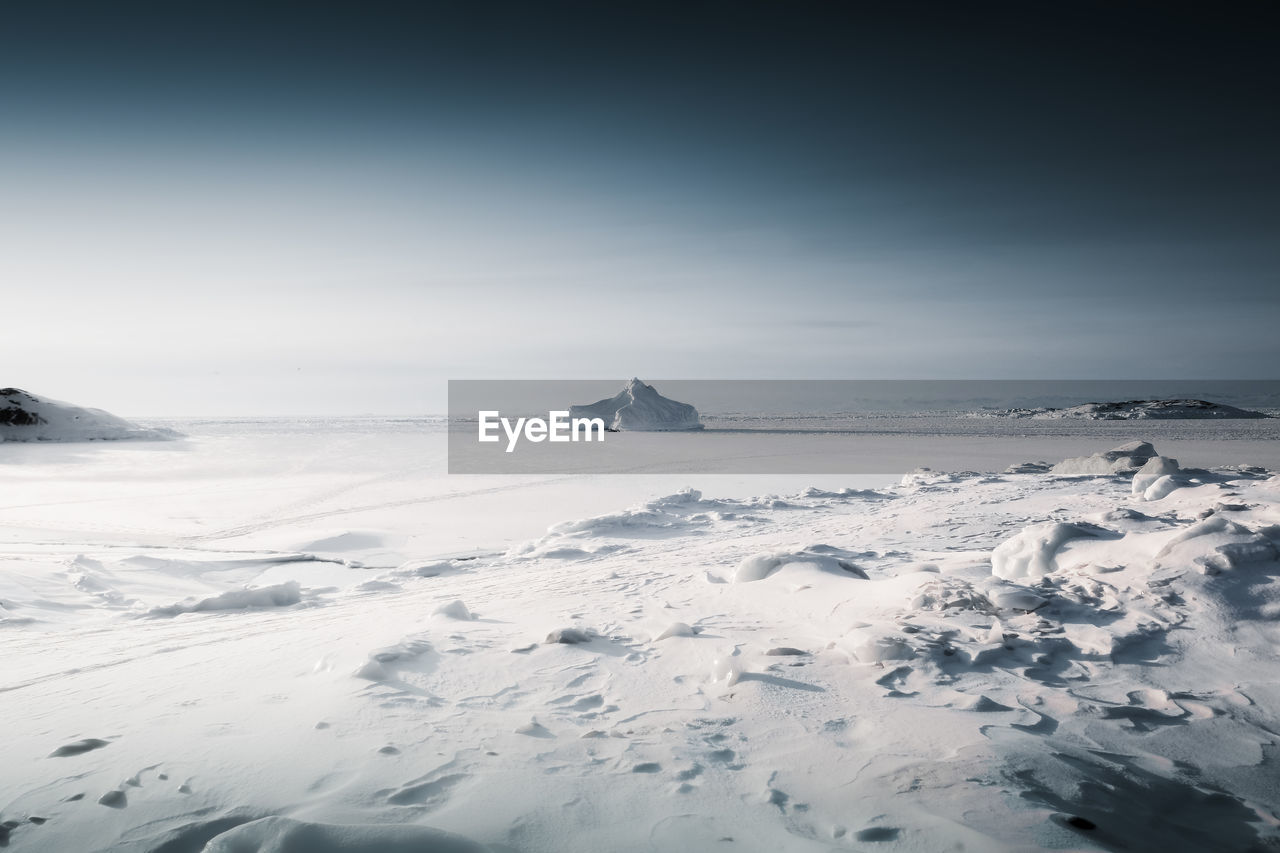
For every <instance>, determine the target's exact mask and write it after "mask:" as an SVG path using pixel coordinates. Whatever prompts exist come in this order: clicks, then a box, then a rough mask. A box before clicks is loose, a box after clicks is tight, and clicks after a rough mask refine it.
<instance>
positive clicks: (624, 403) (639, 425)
mask: <svg viewBox="0 0 1280 853" xmlns="http://www.w3.org/2000/svg"><path fill="white" fill-rule="evenodd" d="M569 417H571V418H601V419H602V420H603V421H604V424H605V426H606V427H608V428H609V429H616V430H628V431H637V432H641V431H642V432H667V431H675V430H691V429H702V421H701V420H700V419H699V418H698V410H697V409H695V408H694V407H693V406H691V405H689V404H688V403H681V402H679V401H676V400H670V399H668V398H666V397H664V396H662V395H661V394H659V393H658V392H657V390H656V389H655V388H654V387H653V386H652V385H646V384H644V383H643V382H641V381H640V380H639V379H632V380H631V381H630V382H628V383H627V385H626V387H625V388H623V389H622V390H621V391H619V392H618V393H617V394H616V395H615V396H613V397H609V398H608V399H605V400H598V401H597V402H595V403H590V404H588V405H582V406H570V407H569Z"/></svg>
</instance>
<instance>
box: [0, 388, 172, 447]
mask: <svg viewBox="0 0 1280 853" xmlns="http://www.w3.org/2000/svg"><path fill="white" fill-rule="evenodd" d="M177 437H178V433H176V432H174V431H173V430H169V429H151V428H148V427H140V426H138V425H137V424H134V423H130V422H129V421H126V420H125V419H124V418H118V417H116V416H115V415H113V414H111V413H110V412H104V411H102V410H101V409H85V408H82V407H80V406H73V405H71V404H70V403H61V402H59V401H57V400H50V399H48V398H45V397H37V396H36V395H34V394H30V393H28V392H26V391H23V390H22V389H21V388H0V441H116V440H121V439H140V440H146V441H156V440H162V439H170V438H177Z"/></svg>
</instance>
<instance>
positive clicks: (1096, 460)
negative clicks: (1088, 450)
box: [1049, 441, 1156, 477]
mask: <svg viewBox="0 0 1280 853" xmlns="http://www.w3.org/2000/svg"><path fill="white" fill-rule="evenodd" d="M1155 455H1156V449H1155V447H1153V446H1152V445H1151V442H1149V441H1130V442H1127V443H1125V444H1122V445H1120V446H1119V447H1113V448H1111V449H1110V450H1108V451H1106V452H1105V453H1095V454H1093V455H1092V456H1075V457H1072V458H1071V459H1064V460H1062V461H1061V462H1059V463H1058V464H1057V465H1054V466H1053V467H1052V468H1050V469H1049V473H1050V474H1053V475H1054V476H1057V477H1104V476H1106V475H1108V474H1129V473H1133V472H1135V471H1137V470H1138V469H1139V468H1141V467H1142V466H1143V465H1146V464H1147V460H1148V459H1150V458H1151V457H1153V456H1155Z"/></svg>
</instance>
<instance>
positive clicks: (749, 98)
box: [0, 2, 1280, 414]
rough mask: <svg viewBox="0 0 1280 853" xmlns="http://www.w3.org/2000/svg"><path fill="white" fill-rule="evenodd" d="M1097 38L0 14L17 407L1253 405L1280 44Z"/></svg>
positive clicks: (0, 195)
mask: <svg viewBox="0 0 1280 853" xmlns="http://www.w3.org/2000/svg"><path fill="white" fill-rule="evenodd" d="M1119 5H1121V4H1113V3H1099V4H1097V5H1090V4H1087V3H1070V4H1066V3H1064V4H1050V3H1017V4H1010V5H990V4H981V5H978V4H971V3H938V4H910V3H882V4H858V3H835V2H829V3H828V2H824V3H804V2H786V3H783V2H770V3H744V2H715V3H697V2H687V3H681V4H673V5H663V4H659V3H654V2H643V3H642V2H635V3H615V2H600V3H587V2H582V3H576V4H565V3H560V4H546V3H511V4H496V3H483V2H465V3H462V2H459V3H435V4H432V3H422V4H412V5H410V4H404V5H391V4H379V3H359V4H355V3H352V4H350V5H348V6H346V7H345V8H342V7H338V6H327V5H324V4H320V3H309V4H298V5H296V6H292V7H288V8H286V7H274V8H272V9H270V10H268V9H267V7H265V6H263V5H261V4H255V5H253V6H247V5H246V6H237V5H235V4H219V5H217V6H210V7H205V8H199V9H198V8H197V7H196V5H195V4H183V3H180V4H173V3H169V4H156V5H137V4H129V3H97V4H85V5H83V6H77V5H71V4H63V3H56V2H51V3H44V4H28V6H27V8H25V9H21V8H7V9H6V11H5V19H4V22H3V27H0V285H2V286H3V288H4V290H3V293H4V296H5V298H4V302H3V304H4V309H5V311H4V316H5V320H6V323H5V331H4V333H3V335H0V365H3V367H4V370H3V375H0V384H4V385H17V386H19V387H24V388H27V389H28V390H30V391H33V392H35V393H44V394H47V395H49V396H52V397H56V398H62V399H67V400H71V401H73V402H77V403H82V404H86V405H94V406H100V407H103V408H107V409H111V410H113V411H116V412H118V413H122V414H221V413H226V414H248V413H282V414H283V413H328V412H332V413H355V412H388V413H412V412H421V411H435V410H439V409H441V408H442V403H443V399H444V396H443V394H444V381H445V380H446V379H448V378H551V377H563V378H597V377H617V378H618V379H619V380H622V379H625V378H627V377H630V376H633V375H639V376H642V377H643V376H649V377H668V378H671V377H682V378H783V377H787V378H1028V377H1056V378H1095V377H1114V378H1144V377H1152V378H1206V377H1216V378H1275V377H1276V370H1275V365H1276V364H1277V363H1278V362H1280V335H1277V324H1278V321H1280V160H1278V157H1277V152H1278V151H1280V110H1278V108H1277V106H1276V104H1277V103H1280V58H1278V57H1280V51H1276V50H1275V45H1276V44H1277V43H1280V28H1278V27H1277V24H1276V20H1275V18H1274V17H1273V18H1269V19H1268V18H1263V17H1261V16H1260V15H1259V13H1258V12H1257V11H1253V12H1250V11H1247V10H1248V9H1249V8H1250V7H1245V6H1241V7H1240V8H1239V9H1238V10H1234V11H1230V12H1225V11H1222V9H1223V7H1221V6H1216V5H1215V6H1214V7H1211V6H1210V5H1209V4H1178V3H1151V4H1146V5H1126V6H1124V9H1123V10H1120V9H1118V8H1116V7H1117V6H1119ZM1252 8H1253V9H1255V10H1261V9H1264V8H1265V6H1264V4H1257V5H1256V6H1254V7H1252ZM1212 9H1216V10H1217V11H1212Z"/></svg>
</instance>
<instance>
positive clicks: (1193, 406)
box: [970, 400, 1268, 421]
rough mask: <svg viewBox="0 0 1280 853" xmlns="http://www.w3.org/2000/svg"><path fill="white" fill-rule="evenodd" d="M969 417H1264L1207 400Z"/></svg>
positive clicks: (1135, 402)
mask: <svg viewBox="0 0 1280 853" xmlns="http://www.w3.org/2000/svg"><path fill="white" fill-rule="evenodd" d="M970 417H985V418H1031V419H1034V420H1067V419H1078V420H1092V421H1135V420H1179V419H1195V418H1202V419H1203V418H1222V419H1225V418H1235V419H1240V418H1265V417H1268V416H1267V415H1265V414H1263V413H1262V412H1252V411H1249V410H1248V409H1237V408H1236V407H1235V406H1228V405H1226V404H1224V403H1210V402H1209V401H1208V400H1123V401H1120V402H1113V403H1084V404H1082V405H1079V406H1068V407H1067V408H1062V409H1055V408H1036V409H1001V410H999V411H994V412H975V413H972V414H971V415H970Z"/></svg>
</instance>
